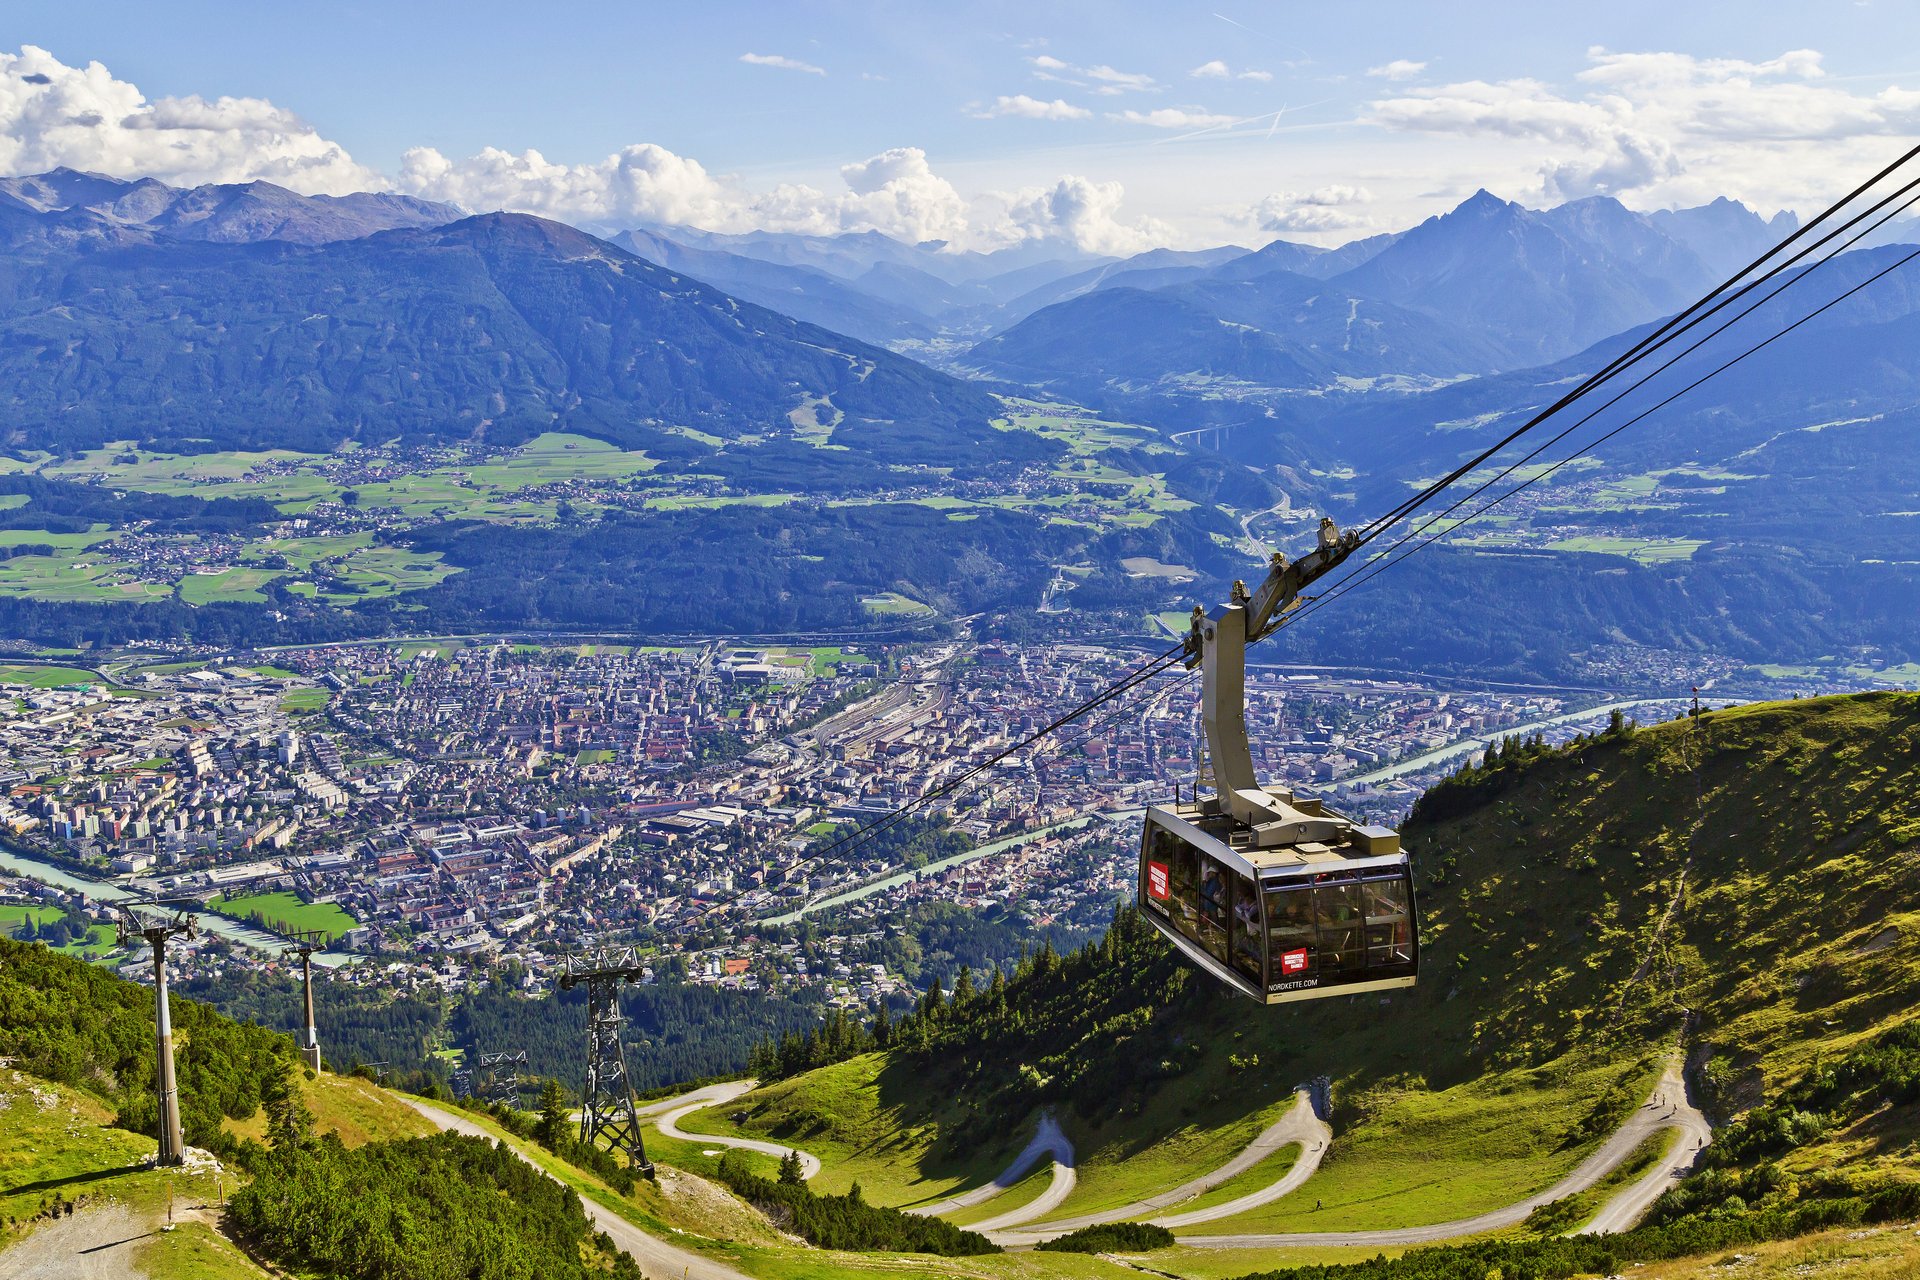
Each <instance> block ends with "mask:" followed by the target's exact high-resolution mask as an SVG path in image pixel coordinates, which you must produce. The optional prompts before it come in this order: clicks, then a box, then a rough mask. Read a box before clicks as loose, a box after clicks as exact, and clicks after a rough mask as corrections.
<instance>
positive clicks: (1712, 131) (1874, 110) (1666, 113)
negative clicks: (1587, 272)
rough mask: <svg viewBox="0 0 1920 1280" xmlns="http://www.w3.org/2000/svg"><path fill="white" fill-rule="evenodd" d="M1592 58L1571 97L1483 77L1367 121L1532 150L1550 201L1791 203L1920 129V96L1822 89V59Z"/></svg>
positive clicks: (1376, 112)
mask: <svg viewBox="0 0 1920 1280" xmlns="http://www.w3.org/2000/svg"><path fill="white" fill-rule="evenodd" d="M1588 57H1589V61H1590V64H1591V65H1590V66H1589V67H1588V69H1587V70H1585V71H1583V72H1582V73H1581V74H1580V76H1579V78H1578V79H1579V84H1580V88H1579V90H1577V91H1575V92H1573V93H1566V92H1562V91H1560V90H1558V89H1555V88H1553V87H1552V86H1549V85H1546V84H1542V83H1541V82H1539V81H1536V80H1503V81H1498V82H1493V83H1489V82H1487V81H1482V80H1473V81H1466V82H1463V83H1459V84H1449V85H1442V86H1438V87H1433V88H1421V89H1415V90H1412V91H1410V92H1408V93H1407V94H1405V95H1404V96H1402V97H1397V98H1387V99H1383V100H1380V101H1377V102H1374V103H1373V104H1371V108H1370V113H1369V119H1370V120H1371V121H1372V122H1373V123H1376V124H1379V125H1382V126H1384V127H1386V128H1388V129H1394V130H1404V131H1416V132H1422V133H1434V134H1455V135H1461V136H1467V137H1479V138H1494V139H1504V140H1509V141H1511V142H1513V143H1516V144H1519V145H1522V146H1528V147H1531V148H1532V149H1533V151H1534V154H1535V163H1536V164H1537V166H1538V172H1539V174H1540V181H1541V189H1542V193H1543V194H1544V195H1546V196H1547V197H1549V198H1562V199H1572V198H1576V197H1579V196H1585V195H1594V194H1614V195H1619V194H1625V193H1638V194H1640V196H1641V197H1642V199H1644V200H1650V201H1689V200H1697V199H1701V198H1710V197H1711V196H1712V195H1719V194H1729V195H1734V196H1736V197H1739V198H1744V199H1748V200H1750V201H1753V202H1755V203H1775V204H1789V205H1792V204H1799V205H1804V204H1806V203H1809V202H1811V201H1813V200H1816V199H1817V198H1818V195H1819V193H1821V192H1823V191H1827V190H1829V189H1831V188H1833V187H1834V186H1836V185H1837V184H1838V183H1840V182H1841V181H1843V180H1844V177H1845V175H1846V174H1847V173H1848V172H1850V171H1851V170H1853V169H1854V168H1855V167H1856V166H1857V165H1858V164H1859V163H1860V162H1861V160H1862V158H1863V157H1861V156H1859V155H1856V154H1854V153H1855V152H1856V151H1857V150H1858V148H1855V147H1852V146H1849V145H1847V144H1849V143H1851V142H1853V141H1854V140H1865V139H1871V138H1876V137H1885V136H1910V135H1912V134H1914V133H1915V132H1920V92H1915V91H1912V90H1906V89H1899V88H1888V89H1885V90H1882V91H1880V92H1879V93H1875V94H1857V93H1852V92H1849V91H1848V90H1845V89H1841V88H1836V87H1833V86H1831V85H1827V84H1822V83H1819V82H1820V81H1821V80H1822V79H1823V78H1824V70H1823V68H1822V66H1821V59H1820V55H1819V54H1818V53H1815V52H1813V51H1811V50H1804V49H1802V50H1794V51H1791V52H1789V53H1786V54H1783V55H1781V56H1780V57H1778V58H1773V59H1769V60H1766V61H1760V62H1753V61H1745V60H1742V59H1734V58H1696V57H1693V56H1691V55H1688V54H1679V53H1630V54H1619V53H1610V52H1608V51H1607V50H1605V49H1599V48H1595V49H1591V50H1589V51H1588ZM1834 144H1838V145H1834Z"/></svg>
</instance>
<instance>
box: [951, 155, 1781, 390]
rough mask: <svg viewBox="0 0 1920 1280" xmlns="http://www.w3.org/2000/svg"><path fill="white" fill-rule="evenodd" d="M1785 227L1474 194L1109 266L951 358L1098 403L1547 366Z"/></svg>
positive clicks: (1748, 253) (1649, 312)
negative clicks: (1157, 263) (1339, 226)
mask: <svg viewBox="0 0 1920 1280" xmlns="http://www.w3.org/2000/svg"><path fill="white" fill-rule="evenodd" d="M1792 225H1793V221H1792V217H1791V215H1781V216H1777V217H1775V218H1774V219H1772V220H1771V221H1767V220H1763V219H1761V218H1760V217H1759V215H1757V214H1755V213H1753V212H1751V211H1750V210H1747V209H1745V208H1744V207H1742V206H1739V205H1736V204H1734V203H1732V202H1731V201H1726V200H1720V201H1716V202H1715V203H1714V204H1711V205H1707V206H1703V207H1701V208H1698V209H1688V210H1680V211H1677V212H1663V213H1658V214H1639V213H1634V212H1633V211H1631V210H1629V209H1627V208H1626V207H1625V206H1624V205H1622V204H1620V203H1619V202H1618V201H1617V200H1614V199H1612V198H1611V197H1605V196H1596V197H1593V198H1590V199H1586V200H1578V201H1574V202H1572V203H1570V204H1565V205H1561V206H1559V207H1558V208H1554V209H1549V210H1544V211H1539V210H1531V209H1526V208H1523V207H1522V206H1520V205H1518V204H1515V203H1513V202H1510V201H1504V200H1500V199H1498V198H1497V197H1495V196H1493V195H1491V194H1489V193H1488V192H1486V191H1480V192H1478V193H1476V194H1475V195H1474V196H1473V197H1472V198H1470V199H1468V200H1466V201H1465V202H1463V203H1462V204H1460V205H1459V206H1458V207H1457V208H1455V209H1453V210H1451V211H1449V212H1448V213H1445V214H1441V215H1439V216H1437V217H1433V218H1429V219H1428V220H1427V221H1425V222H1423V223H1421V224H1420V225H1419V226H1417V227H1414V228H1412V229H1410V230H1408V231H1405V232H1401V233H1399V234H1396V235H1383V236H1375V237H1371V238H1369V239H1365V240H1359V241H1355V242H1353V243H1351V244H1348V245H1345V246H1343V247H1341V248H1339V249H1336V250H1330V251H1329V250H1319V249H1314V248H1310V247H1306V246H1301V245H1295V244H1291V243H1289V242H1286V241H1276V242H1274V243H1273V244H1270V245H1268V246H1267V247H1266V248H1264V249H1262V250H1260V251H1259V252H1257V253H1250V254H1243V255H1236V256H1232V257H1229V258H1227V259H1226V260H1225V261H1222V262H1219V263H1217V264H1214V265H1210V266H1209V265H1203V264H1200V263H1194V264H1186V265H1182V266H1179V267H1174V268H1171V269H1164V268H1163V269H1158V270H1155V269H1151V268H1149V269H1145V270H1139V271H1130V270H1112V271H1109V272H1108V273H1107V274H1106V276H1105V278H1104V279H1101V280H1097V281H1095V282H1093V283H1092V284H1091V285H1090V287H1089V288H1087V289H1086V290H1083V291H1082V292H1080V293H1079V294H1078V295H1077V296H1074V297H1069V298H1063V299H1062V300H1061V301H1059V302H1057V303H1055V304H1053V305H1051V306H1048V307H1045V308H1042V309H1041V310H1039V311H1037V312H1035V313H1034V314H1032V315H1030V316H1028V317H1027V318H1025V319H1024V320H1022V321H1020V322H1019V323H1016V324H1013V325H1012V326H1011V327H1009V328H1007V329H1006V330H1005V331H1003V332H1001V333H998V334H996V335H994V336H993V337H991V338H989V339H987V340H986V341H984V342H982V343H980V344H979V345H977V346H975V347H974V348H973V349H972V351H971V352H969V353H968V354H967V356H966V357H964V363H966V364H968V365H970V366H973V367H975V368H977V369H979V370H981V371H983V372H986V373H988V374H991V375H993V376H997V377H1004V378H1010V379H1015V380H1019V381H1023V382H1028V383H1034V384H1038V385H1041V386H1044V387H1047V388H1050V389H1054V390H1057V391H1058V392H1060V393H1062V394H1067V395H1077V396H1082V397H1090V398H1100V399H1103V400H1124V399H1126V398H1128V397H1130V396H1137V395H1141V394H1151V395H1167V396H1174V397H1182V396H1184V397H1190V398H1194V399H1198V398H1201V397H1202V396H1207V397H1212V398H1218V397H1220V396H1221V395H1223V394H1224V395H1225V396H1227V397H1228V398H1232V399H1247V398H1255V399H1260V398H1271V396H1272V395H1274V394H1275V393H1281V394H1285V393H1302V392H1306V393H1314V394H1318V393H1321V392H1325V391H1328V390H1337V389H1341V388H1343V387H1347V386H1348V384H1349V383H1350V382H1351V380H1354V379H1367V380H1371V379H1378V378H1382V377H1388V378H1399V379H1413V380H1416V381H1418V382H1421V383H1423V384H1425V385H1431V384H1432V381H1433V380H1436V379H1438V380H1444V379H1448V378H1454V377H1459V376H1461V375H1477V374H1488V373H1495V372H1500V371H1504V370H1510V369H1518V368H1525V367H1529V366H1532V365H1537V364H1541V363H1544V362H1546V361H1549V360H1554V359H1558V358H1561V357H1563V356H1567V355H1571V354H1572V353H1574V352H1576V351H1579V350H1581V349H1583V348H1585V347H1587V346H1589V345H1591V344H1592V343H1594V342H1597V341H1599V340H1600V339H1602V338H1605V337H1607V336H1609V335H1611V334H1615V333H1618V332H1620V331H1621V330H1624V329H1628V328H1631V327H1633V326H1634V325H1637V324H1643V323H1645V322H1647V321H1649V320H1652V319H1654V318H1656V317H1658V316H1662V315H1665V314H1668V313H1670V312H1672V311H1675V310H1678V309H1679V308H1680V307H1682V306H1684V305H1686V304H1687V303H1688V302H1690V301H1691V300H1692V299H1693V298H1695V297H1697V296H1698V295H1700V294H1701V293H1703V292H1705V291H1706V290H1707V289H1709V288H1710V287H1712V286H1713V285H1715V284H1717V283H1719V281H1720V280H1722V279H1724V278H1725V277H1726V276H1727V275H1729V274H1731V273H1732V272H1733V271H1734V270H1735V269H1737V268H1738V267H1739V266H1742V265H1744V264H1745V263H1746V262H1747V261H1749V260H1750V259H1751V258H1753V257H1755V256H1757V255H1758V254H1759V253H1760V252H1761V251H1763V250H1764V249H1765V248H1766V247H1767V246H1769V245H1771V244H1772V243H1774V242H1775V241H1776V240H1777V239H1778V238H1779V237H1780V236H1781V235H1784V234H1785V233H1786V231H1787V230H1790V229H1791V227H1792ZM1103 295H1111V296H1103Z"/></svg>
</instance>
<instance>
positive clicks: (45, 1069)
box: [0, 938, 293, 1151]
mask: <svg viewBox="0 0 1920 1280" xmlns="http://www.w3.org/2000/svg"><path fill="white" fill-rule="evenodd" d="M173 1026H174V1034H175V1036H176V1037H177V1039H176V1048H175V1052H174V1071H175V1074H176V1076H177V1078H178V1080H179V1086H180V1119H181V1127H182V1129H183V1131H184V1133H185V1136H186V1140H187V1142H188V1144H189V1145H191V1146H196V1147H205V1148H208V1149H210V1150H213V1151H226V1150H230V1149H231V1148H232V1146H233V1143H232V1140H231V1138H229V1137H228V1136H227V1134H226V1132H225V1130H224V1129H223V1128H222V1122H223V1120H225V1119H228V1118H231V1119H235V1120H239V1119H245V1118H246V1117H248V1116H251V1115H253V1114H254V1113H255V1112H256V1111H257V1110H259V1107H260V1103H261V1100H262V1098H263V1096H264V1094H265V1092H266V1091H268V1090H269V1089H270V1088H271V1083H270V1082H271V1080H272V1079H274V1078H275V1077H277V1075H278V1073H279V1072H280V1070H281V1066H282V1062H283V1057H284V1056H290V1055H291V1054H292V1052H293V1042H292V1041H291V1040H289V1039H288V1038H287V1037H285V1036H283V1035H279V1034H277V1033H275V1032H272V1031H268V1030H266V1029H265V1028H262V1027H258V1026H255V1025H253V1024H252V1023H247V1022H235V1021H231V1020H229V1019H227V1018H225V1017H223V1016H221V1015H220V1014H219V1013H217V1012H215V1011H214V1010H213V1009H211V1008H209V1007H208V1006H206V1005H203V1004H200V1003H198V1002H196V1001H193V1000H183V999H176V1000H174V1001H173ZM0 1057H5V1058H11V1059H13V1060H14V1062H15V1064H16V1065H17V1066H18V1067H19V1069H20V1070H22V1071H26V1072H28V1073H30V1074H32V1075H36V1076H40V1077H43V1078H45V1079H48V1080H53V1081H55V1082H57V1083H60V1084H64V1085H68V1086H70V1087H72V1088H75V1089H80V1090H82V1091H84V1092H87V1093H91V1094H94V1095H95V1096H97V1097H99V1098H101V1099H102V1100H104V1101H106V1102H108V1103H109V1104H111V1105H114V1106H117V1107H118V1108H119V1121H118V1123H119V1124H120V1125H121V1126H122V1127H124V1128H127V1129H131V1130H134V1131H135V1132H139V1133H147V1134H154V1133H157V1132H158V1129H157V1125H158V1115H157V1110H156V1104H155V1102H154V1097H153V1078H154V1033H153V993H152V992H151V991H149V990H147V989H145V988H142V987H138V986H135V985H134V984H133V983H131V982H126V981H124V980H122V979H120V978H117V977H115V976H114V975H113V974H111V973H109V972H107V971H106V970H104V969H101V968H97V967H95V966H93V965H90V964H87V963H85V962H84V961H80V960H75V959H72V958H70V957H67V956H63V955H59V954H57V953H55V952H53V951H50V950H48V949H47V948H46V947H44V946H41V945H39V944H37V943H29V942H19V941H16V940H14V939H12V938H0Z"/></svg>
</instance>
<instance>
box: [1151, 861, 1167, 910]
mask: <svg viewBox="0 0 1920 1280" xmlns="http://www.w3.org/2000/svg"><path fill="white" fill-rule="evenodd" d="M1147 896H1148V897H1150V898H1158V899H1160V900H1161V901H1162V902H1165V901H1166V898H1167V864H1166V863H1164V862H1149V863H1148V864H1147Z"/></svg>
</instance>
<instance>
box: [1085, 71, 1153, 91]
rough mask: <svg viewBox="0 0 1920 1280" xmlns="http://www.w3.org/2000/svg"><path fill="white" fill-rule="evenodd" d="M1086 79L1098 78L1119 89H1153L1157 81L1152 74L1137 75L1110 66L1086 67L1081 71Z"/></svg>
mask: <svg viewBox="0 0 1920 1280" xmlns="http://www.w3.org/2000/svg"><path fill="white" fill-rule="evenodd" d="M1082 74H1083V75H1085V76H1086V77H1087V78H1088V79H1091V80H1099V81H1101V82H1103V83H1105V84H1110V85H1114V86H1116V87H1118V88H1121V89H1154V88H1158V87H1159V82H1158V81H1156V80H1155V79H1154V78H1153V77H1152V76H1147V75H1139V74H1136V73H1134V72H1130V71H1115V70H1114V69H1113V68H1112V67H1108V66H1099V67H1088V68H1086V70H1085V71H1084V72H1082Z"/></svg>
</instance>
